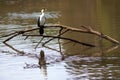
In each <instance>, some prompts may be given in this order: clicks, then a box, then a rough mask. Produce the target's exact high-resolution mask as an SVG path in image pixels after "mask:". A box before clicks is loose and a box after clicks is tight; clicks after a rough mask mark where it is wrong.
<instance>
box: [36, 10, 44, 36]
mask: <svg viewBox="0 0 120 80" xmlns="http://www.w3.org/2000/svg"><path fill="white" fill-rule="evenodd" d="M44 11H45V9H42V10H41V14H40V16H39V17H38V21H37V25H38V27H39V33H40V35H43V33H44V25H45V22H46V17H45V13H44Z"/></svg>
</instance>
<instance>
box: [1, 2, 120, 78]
mask: <svg viewBox="0 0 120 80" xmlns="http://www.w3.org/2000/svg"><path fill="white" fill-rule="evenodd" d="M119 3H120V1H119V0H114V1H113V0H78V1H76V0H69V1H67V0H52V1H49V0H41V1H38V0H34V1H33V0H5V1H4V0H0V10H1V12H0V36H2V35H6V34H8V33H12V32H14V31H19V30H25V29H26V30H27V29H32V28H37V25H36V22H37V17H38V15H39V14H40V10H41V9H42V8H47V11H46V12H45V13H46V17H47V22H46V25H52V24H63V25H67V26H71V27H76V28H81V27H80V26H81V25H85V26H91V27H92V28H93V29H95V30H97V31H99V32H102V33H104V34H107V35H109V36H111V37H112V38H115V39H116V40H118V41H120V36H119V35H120V27H119V25H120V23H119V21H120V14H119V13H120V10H119V7H120V6H119ZM57 32H58V29H54V28H51V29H46V30H45V34H46V35H56V34H57ZM29 34H39V33H38V31H33V32H30V33H29ZM76 34H77V35H76ZM64 37H70V38H73V39H76V40H80V41H81V42H86V43H91V44H95V45H96V46H97V47H95V48H90V47H86V46H83V45H78V44H74V43H66V42H68V41H65V40H61V42H62V51H63V52H64V54H65V55H66V56H67V57H66V58H65V60H63V61H61V60H60V59H61V55H60V53H58V52H56V51H53V50H49V49H47V48H44V47H41V45H39V47H38V48H37V49H34V48H35V46H36V43H35V42H38V41H39V40H40V37H29V38H28V39H27V40H24V39H25V37H24V36H22V35H19V36H17V37H15V38H13V39H12V40H10V41H9V42H8V43H9V44H11V45H12V46H13V47H15V48H17V49H19V50H22V51H25V52H26V55H25V56H20V55H17V54H16V52H15V51H13V50H11V49H10V48H9V47H7V46H5V45H4V44H3V43H2V42H3V41H4V40H5V39H6V38H0V66H1V67H0V71H1V73H0V79H1V80H16V79H17V80H21V79H22V80H119V79H120V76H119V75H120V47H119V46H114V45H113V44H112V43H111V42H109V41H106V40H102V41H100V38H99V37H97V36H95V35H89V34H84V33H76V32H68V33H66V34H65V35H64ZM47 40H48V39H44V41H47ZM44 41H43V42H44ZM47 46H50V47H52V48H54V49H58V50H59V45H58V42H57V40H53V41H51V42H50V43H49V44H47ZM41 49H42V50H44V51H45V55H46V62H49V63H50V64H47V65H46V66H44V67H43V68H41V69H39V68H38V67H33V68H27V69H25V68H24V67H25V66H26V63H27V64H30V65H38V59H37V58H36V57H35V54H37V55H38V54H39V52H40V50H41ZM29 53H31V54H29ZM27 54H28V55H27Z"/></svg>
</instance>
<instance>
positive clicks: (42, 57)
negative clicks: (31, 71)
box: [38, 50, 47, 80]
mask: <svg viewBox="0 0 120 80" xmlns="http://www.w3.org/2000/svg"><path fill="white" fill-rule="evenodd" d="M38 64H39V67H40V69H41V71H42V73H43V76H44V80H47V67H46V60H45V54H44V51H43V50H41V51H40V55H39V62H38Z"/></svg>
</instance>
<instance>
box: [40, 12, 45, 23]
mask: <svg viewBox="0 0 120 80" xmlns="http://www.w3.org/2000/svg"><path fill="white" fill-rule="evenodd" d="M44 24H45V14H44V13H42V14H41V15H40V25H44Z"/></svg>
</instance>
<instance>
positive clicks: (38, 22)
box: [37, 17, 40, 27]
mask: <svg viewBox="0 0 120 80" xmlns="http://www.w3.org/2000/svg"><path fill="white" fill-rule="evenodd" d="M37 25H38V27H40V17H38V21H37Z"/></svg>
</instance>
